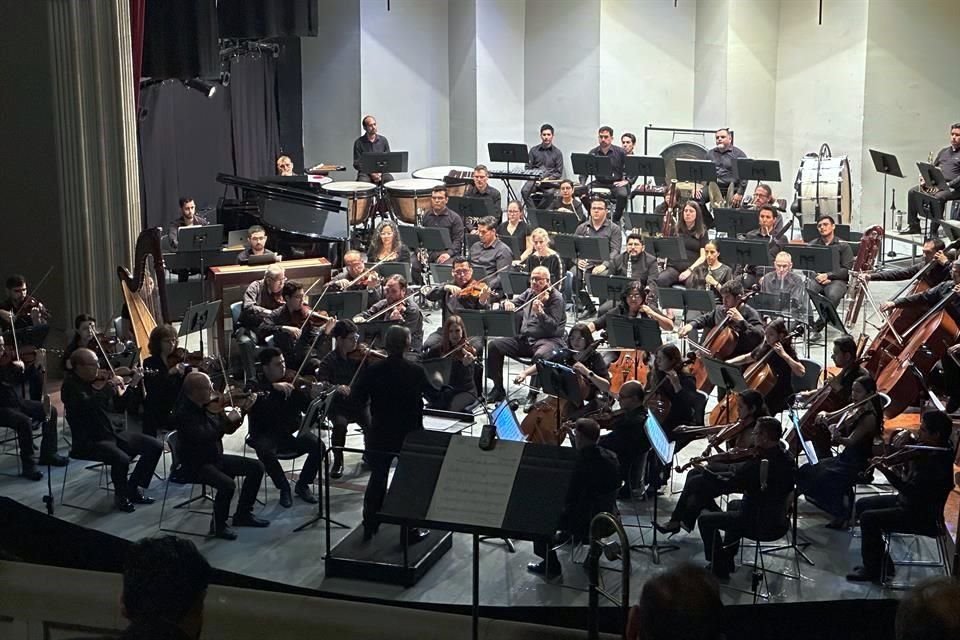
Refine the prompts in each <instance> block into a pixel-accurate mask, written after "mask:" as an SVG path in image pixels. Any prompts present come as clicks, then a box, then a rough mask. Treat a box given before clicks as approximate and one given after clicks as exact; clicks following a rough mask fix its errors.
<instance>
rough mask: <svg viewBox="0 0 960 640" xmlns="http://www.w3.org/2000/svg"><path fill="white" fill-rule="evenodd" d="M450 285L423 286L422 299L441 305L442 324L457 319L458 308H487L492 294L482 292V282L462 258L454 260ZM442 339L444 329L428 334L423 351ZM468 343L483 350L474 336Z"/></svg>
mask: <svg viewBox="0 0 960 640" xmlns="http://www.w3.org/2000/svg"><path fill="white" fill-rule="evenodd" d="M451 273H452V275H453V282H448V283H447V284H442V285H437V286H435V287H431V286H429V285H427V286H424V287H423V289H421V291H422V292H423V297H424V298H426V299H427V300H430V301H432V302H439V303H440V312H441V314H442V322H443V323H444V325H445V324H446V322H447V320H448V319H449V318H450V317H452V316H455V315H456V316H458V315H459V313H460V310H461V309H489V308H490V304H491V294H492V291H491V290H490V288H489V287H487V288H486V289H484V287H483V286H482V285H483V283H481V282H479V281H477V280H474V279H473V266H472V265H471V264H470V261H469V260H467V259H466V258H464V257H462V256H458V257H456V258H454V259H453V271H452V272H451ZM441 340H443V329H442V328H440V329H437V330H436V331H434V332H433V333H431V334H430V335H429V336H428V337H427V339H426V341H425V342H424V344H423V350H424V351H430V350H432V349H433V348H434V347H436V345H437V344H439V343H440V341H441ZM470 344H471V346H473V347H474V348H475V349H476V350H477V353H481V352H482V350H483V339H482V338H479V337H474V338H471V339H470Z"/></svg>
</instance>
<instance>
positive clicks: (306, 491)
mask: <svg viewBox="0 0 960 640" xmlns="http://www.w3.org/2000/svg"><path fill="white" fill-rule="evenodd" d="M294 491H295V492H296V494H297V497H298V498H300V499H301V500H303V501H304V502H307V503H309V504H317V496H315V495H313V489H311V488H310V485H308V484H300V483H297V486H296V487H295V488H294Z"/></svg>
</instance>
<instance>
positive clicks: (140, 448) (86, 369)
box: [60, 349, 163, 513]
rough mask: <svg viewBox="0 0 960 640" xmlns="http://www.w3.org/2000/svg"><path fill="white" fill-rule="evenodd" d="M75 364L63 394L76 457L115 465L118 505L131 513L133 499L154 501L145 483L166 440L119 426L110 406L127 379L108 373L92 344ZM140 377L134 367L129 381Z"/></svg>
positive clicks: (67, 375) (115, 402)
mask: <svg viewBox="0 0 960 640" xmlns="http://www.w3.org/2000/svg"><path fill="white" fill-rule="evenodd" d="M70 364H71V365H72V367H71V370H70V371H67V372H65V373H64V378H63V386H62V387H61V389H60V398H61V399H62V400H63V407H64V412H65V415H66V419H67V425H68V426H69V427H70V434H71V437H72V441H71V448H70V455H71V457H74V458H80V459H83V460H96V461H99V462H103V463H105V464H107V465H109V466H110V478H111V479H112V480H113V490H114V498H113V504H114V506H115V507H116V508H117V510H119V511H123V512H125V513H131V512H133V511H134V510H135V508H136V507H135V506H134V505H137V504H152V503H153V502H154V500H153V498H151V497H149V496H145V495H144V494H143V492H142V490H141V488H142V489H146V488H147V487H149V486H150V480H151V479H152V478H153V471H154V469H156V468H157V462H159V460H160V455H161V454H162V453H163V445H162V444H160V441H159V440H157V439H156V438H152V437H150V436H148V435H143V434H140V433H133V432H131V431H126V430H124V431H120V432H119V433H118V432H116V431H115V430H114V427H113V424H112V423H111V421H110V417H109V415H108V414H107V411H108V409H109V408H110V406H111V405H114V406H116V405H121V404H122V402H123V398H122V396H121V395H120V389H122V388H123V385H124V382H123V380H122V379H120V378H118V377H116V376H110V375H109V372H108V373H107V375H106V376H105V377H104V375H103V374H102V373H101V369H100V361H99V359H98V358H97V354H95V353H94V352H93V351H91V350H90V349H77V350H76V351H74V352H73V355H71V356H70ZM139 378H140V373H139V372H134V375H133V378H132V379H131V381H130V383H131V384H136V383H137V382H138V381H139ZM101 382H102V383H103V386H102V387H101V386H100V383H101ZM136 456H140V460H139V461H138V462H137V465H136V467H135V468H134V470H133V473H132V474H130V476H129V478H128V477H127V475H128V474H127V472H128V470H129V468H130V461H131V460H132V459H133V458H134V457H136Z"/></svg>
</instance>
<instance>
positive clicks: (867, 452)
mask: <svg viewBox="0 0 960 640" xmlns="http://www.w3.org/2000/svg"><path fill="white" fill-rule="evenodd" d="M871 396H872V398H871ZM850 399H851V401H852V403H853V404H851V405H847V406H848V407H850V408H849V409H847V410H846V411H834V412H833V413H832V414H829V415H828V414H826V413H824V412H821V413H820V414H818V415H817V422H818V423H819V424H820V425H822V427H823V428H829V429H830V436H831V438H830V440H831V444H832V445H834V446H838V445H843V451H841V452H840V454H839V455H837V456H834V457H831V458H826V459H824V460H821V461H819V462H818V463H817V464H805V465H803V466H802V467H800V471H799V477H798V488H799V490H800V492H801V493H803V494H804V495H805V496H806V498H807V502H811V503H813V504H815V505H816V506H818V507H820V508H821V509H823V510H824V511H826V512H827V513H829V514H830V515H831V516H833V520H831V521H830V522H829V523H828V524H827V527H829V528H830V529H845V528H846V527H847V521H848V520H849V518H850V515H851V514H852V513H853V503H852V500H853V487H854V486H855V485H856V484H857V481H858V480H859V479H860V478H861V476H862V475H863V472H864V470H866V468H867V463H868V461H869V460H870V457H871V456H872V453H873V441H874V438H878V437H880V436H881V435H882V434H883V399H882V398H881V397H880V396H878V395H877V383H876V381H875V380H874V379H873V378H872V377H871V376H869V375H867V376H861V377H859V378H857V379H856V380H854V382H853V387H851V391H850ZM857 404H859V406H856V405H857ZM831 423H832V424H831Z"/></svg>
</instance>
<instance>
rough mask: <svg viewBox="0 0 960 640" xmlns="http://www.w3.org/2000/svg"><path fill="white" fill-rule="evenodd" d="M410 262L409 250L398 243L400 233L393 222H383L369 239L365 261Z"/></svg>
mask: <svg viewBox="0 0 960 640" xmlns="http://www.w3.org/2000/svg"><path fill="white" fill-rule="evenodd" d="M383 260H386V261H387V262H407V263H409V262H410V249H408V248H407V247H406V246H405V245H404V244H403V243H402V242H401V241H400V231H399V230H398V229H397V223H396V222H394V221H393V220H384V221H383V222H381V223H380V224H379V225H377V229H376V231H375V232H374V234H373V237H372V238H371V239H370V250H369V251H368V252H367V261H368V262H371V263H377V262H380V261H383Z"/></svg>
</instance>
